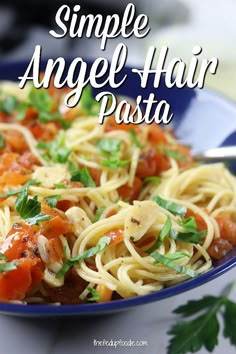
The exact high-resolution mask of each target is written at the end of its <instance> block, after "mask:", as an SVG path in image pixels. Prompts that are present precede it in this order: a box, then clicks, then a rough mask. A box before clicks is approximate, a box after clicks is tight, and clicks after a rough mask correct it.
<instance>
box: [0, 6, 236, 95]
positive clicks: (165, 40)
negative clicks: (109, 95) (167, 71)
mask: <svg viewBox="0 0 236 354" xmlns="http://www.w3.org/2000/svg"><path fill="white" fill-rule="evenodd" d="M128 3H129V1H126V0H80V1H79V0H70V1H66V0H21V1H19V0H1V1H0V60H1V61H10V60H11V61H14V60H21V59H26V60H29V59H30V58H31V56H32V53H33V50H34V47H35V45H37V44H40V45H41V46H42V48H43V57H44V58H48V57H58V56H69V57H76V56H81V57H83V58H91V59H93V58H96V57H98V56H100V55H102V56H106V57H107V58H111V56H112V54H113V51H114V48H115V47H116V45H117V44H118V43H119V42H120V41H121V40H122V41H123V42H125V43H126V44H127V45H128V47H129V56H128V64H129V65H143V63H144V59H145V55H146V52H147V49H148V46H149V45H154V46H156V47H157V48H160V47H161V46H162V45H167V46H169V48H170V50H169V56H168V57H169V59H171V58H173V57H181V58H182V59H183V60H184V61H188V60H190V58H191V50H192V48H193V46H194V45H196V44H199V45H201V46H202V47H203V53H202V57H205V58H207V57H208V58H210V57H212V56H216V57H218V58H219V60H220V65H219V68H218V73H217V75H215V76H209V77H208V79H207V86H208V87H211V88H213V89H215V90H217V91H219V92H221V93H223V94H224V95H226V96H228V97H229V98H231V99H234V100H236V41H235V38H236V24H235V13H236V1H235V0H204V2H203V1H196V0H133V3H134V4H135V5H136V7H137V12H138V13H146V14H147V15H148V16H149V18H150V26H151V32H150V34H149V35H148V36H147V37H146V38H145V39H136V38H133V37H131V38H130V39H128V40H126V41H124V40H123V39H122V38H117V39H113V40H108V44H107V49H106V51H105V52H101V51H100V48H99V46H100V41H99V40H97V39H96V38H91V39H86V38H82V39H78V38H74V39H71V38H69V37H65V38H63V39H60V40H57V39H55V38H53V37H52V36H50V35H49V33H48V31H49V30H50V29H53V28H55V20H54V18H55V14H56V11H57V9H58V8H59V7H60V6H61V5H63V4H68V5H70V6H71V7H73V5H75V4H80V5H81V8H82V9H81V11H80V13H81V14H88V13H92V14H97V13H102V14H104V15H108V14H113V13H118V14H119V15H120V16H122V14H123V11H124V9H125V6H126V5H127V4H128Z"/></svg>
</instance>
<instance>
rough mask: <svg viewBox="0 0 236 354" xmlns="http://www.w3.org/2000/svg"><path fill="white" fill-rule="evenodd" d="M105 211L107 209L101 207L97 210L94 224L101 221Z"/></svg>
mask: <svg viewBox="0 0 236 354" xmlns="http://www.w3.org/2000/svg"><path fill="white" fill-rule="evenodd" d="M104 210H105V207H100V208H98V209H97V210H96V213H95V215H94V218H93V221H92V222H93V223H95V222H97V221H98V220H100V217H101V215H102V213H103V211H104Z"/></svg>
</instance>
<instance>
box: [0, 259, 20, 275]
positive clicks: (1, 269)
mask: <svg viewBox="0 0 236 354" xmlns="http://www.w3.org/2000/svg"><path fill="white" fill-rule="evenodd" d="M17 265H18V263H17V262H15V261H12V262H7V263H0V273H5V272H9V271H10V270H15V269H16V268H17Z"/></svg>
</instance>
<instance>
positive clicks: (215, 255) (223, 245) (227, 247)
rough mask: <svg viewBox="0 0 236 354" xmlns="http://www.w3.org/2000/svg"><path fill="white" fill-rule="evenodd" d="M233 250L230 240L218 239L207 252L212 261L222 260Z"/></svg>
mask: <svg viewBox="0 0 236 354" xmlns="http://www.w3.org/2000/svg"><path fill="white" fill-rule="evenodd" d="M232 249H233V246H232V245H231V243H230V242H229V241H228V240H224V239H223V238H217V239H215V240H213V242H212V243H211V245H210V247H209V248H208V250H207V252H208V253H209V255H210V257H211V258H212V259H221V258H223V257H224V256H225V255H226V254H227V253H228V252H230V251H231V250H232Z"/></svg>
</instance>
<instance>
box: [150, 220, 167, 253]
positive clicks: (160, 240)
mask: <svg viewBox="0 0 236 354" xmlns="http://www.w3.org/2000/svg"><path fill="white" fill-rule="evenodd" d="M171 226H172V223H171V219H170V217H169V216H168V217H167V219H166V222H165V224H164V225H163V227H162V229H161V231H160V233H159V235H158V238H157V240H156V242H155V243H154V245H153V246H152V247H151V248H149V249H148V250H147V251H146V252H147V253H149V254H150V253H152V252H154V251H155V250H156V249H157V248H159V247H160V246H161V245H162V243H163V241H164V238H165V237H166V236H167V235H169V234H170V231H171Z"/></svg>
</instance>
